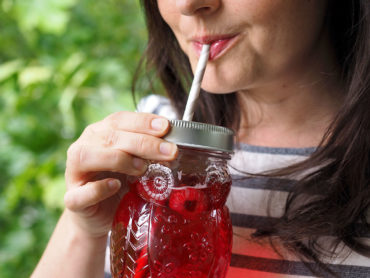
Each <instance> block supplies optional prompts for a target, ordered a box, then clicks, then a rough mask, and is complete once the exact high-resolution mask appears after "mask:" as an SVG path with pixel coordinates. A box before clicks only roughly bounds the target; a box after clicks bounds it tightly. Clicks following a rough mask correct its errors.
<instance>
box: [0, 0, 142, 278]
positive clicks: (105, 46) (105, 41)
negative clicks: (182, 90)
mask: <svg viewBox="0 0 370 278" xmlns="http://www.w3.org/2000/svg"><path fill="white" fill-rule="evenodd" d="M145 39H146V33H145V28H144V24H143V19H142V16H141V13H140V8H139V3H138V1H126V0H105V1H92V0H78V1H77V0H2V1H0V229H1V233H0V277H2V278H13V277H27V276H29V275H30V273H31V272H32V269H33V268H34V267H35V265H36V263H37V261H38V260H39V257H40V256H41V254H42V251H43V250H44V248H45V246H46V243H47V241H48V238H49V237H50V235H51V232H52V230H53V228H54V226H55V224H56V221H57V219H58V217H59V215H60V213H61V211H62V208H63V194H64V192H65V184H64V167H65V159H66V155H65V153H66V150H67V148H68V146H69V145H70V144H71V143H72V142H73V141H74V140H76V138H78V136H79V135H80V134H81V132H82V130H83V129H84V127H85V126H86V125H88V124H89V123H92V122H95V121H98V120H101V119H102V118H104V117H105V116H107V115H108V114H110V113H113V112H115V111H119V110H133V109H134V104H133V101H132V100H131V93H130V87H131V79H132V74H133V72H134V70H135V68H136V65H137V63H138V61H139V59H140V56H141V53H142V52H143V50H144V47H145ZM144 93H145V92H144ZM51 275H52V274H51Z"/></svg>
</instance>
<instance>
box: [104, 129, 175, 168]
mask: <svg viewBox="0 0 370 278" xmlns="http://www.w3.org/2000/svg"><path fill="white" fill-rule="evenodd" d="M103 145H104V146H105V147H109V148H113V149H118V150H121V151H124V152H127V153H130V154H132V155H134V156H137V157H142V158H144V159H153V160H165V161H168V160H172V159H174V158H175V156H176V154H177V146H176V144H173V143H170V142H167V141H165V140H163V139H160V138H157V137H154V136H150V135H146V134H140V133H132V132H126V131H117V130H110V131H108V132H107V133H105V137H104V138H103Z"/></svg>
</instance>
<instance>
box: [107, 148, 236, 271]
mask: <svg viewBox="0 0 370 278" xmlns="http://www.w3.org/2000/svg"><path fill="white" fill-rule="evenodd" d="M179 149H180V153H179V156H178V158H177V159H176V160H175V161H173V162H153V163H152V164H150V165H149V167H148V170H147V172H146V173H145V175H143V176H142V177H128V179H127V183H128V185H129V187H130V191H129V192H128V193H127V194H126V195H125V196H124V197H123V198H122V201H121V203H120V205H119V208H118V210H117V212H116V215H115V219H114V223H113V227H112V233H111V270H112V275H113V277H114V278H133V277H135V278H139V277H141V278H149V277H150V278H182V277H184V278H192V277H194V278H195V277H196V278H203V277H204V278H206V277H212V278H224V277H225V276H226V272H227V269H228V265H229V262H230V257H231V241H232V231H231V222H230V218H229V212H228V209H227V207H226V206H225V202H226V198H227V195H228V194H229V191H230V186H231V178H230V175H229V173H228V169H227V160H228V159H230V154H228V153H226V152H216V151H209V150H207V151H206V150H201V149H192V148H188V147H181V146H179Z"/></svg>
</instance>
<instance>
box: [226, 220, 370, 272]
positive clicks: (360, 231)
mask: <svg viewBox="0 0 370 278" xmlns="http://www.w3.org/2000/svg"><path fill="white" fill-rule="evenodd" d="M230 216H231V222H232V224H233V226H237V227H242V228H248V229H256V230H259V229H262V230H263V229H266V228H267V227H270V226H271V225H274V224H275V223H276V222H277V221H279V218H274V217H267V216H257V215H248V214H240V213H230ZM355 234H356V235H357V236H358V237H365V238H370V231H369V229H368V227H367V226H366V224H362V223H357V224H356V225H355ZM369 277H370V276H369Z"/></svg>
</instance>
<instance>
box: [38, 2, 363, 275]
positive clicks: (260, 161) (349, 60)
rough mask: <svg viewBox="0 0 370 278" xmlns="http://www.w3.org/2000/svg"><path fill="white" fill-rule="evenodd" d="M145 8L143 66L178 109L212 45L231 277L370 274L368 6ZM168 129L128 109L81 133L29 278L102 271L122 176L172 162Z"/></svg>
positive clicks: (211, 103)
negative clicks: (228, 151) (231, 136)
mask: <svg viewBox="0 0 370 278" xmlns="http://www.w3.org/2000/svg"><path fill="white" fill-rule="evenodd" d="M143 4H144V7H145V11H146V18H147V24H148V30H149V45H148V51H147V65H148V67H149V68H151V67H154V68H155V70H156V72H157V74H158V76H159V78H160V80H161V81H162V83H163V85H164V87H165V89H166V92H167V94H168V97H169V99H170V100H171V103H172V105H173V107H174V108H175V110H176V112H177V114H178V115H181V113H182V111H183V109H184V105H185V101H186V88H187V87H188V85H189V81H190V80H191V76H192V75H191V69H193V70H194V68H195V65H196V63H197V60H198V57H199V48H200V46H201V45H202V44H204V43H207V44H211V59H210V61H209V62H208V64H207V69H206V73H205V76H204V80H203V83H202V88H203V90H205V91H207V92H210V94H207V93H205V92H203V94H202V98H201V99H200V100H199V107H198V108H199V109H198V111H197V113H196V120H198V121H206V122H210V123H214V124H219V125H225V126H228V127H232V128H234V129H235V130H236V131H237V141H238V143H239V148H238V149H236V153H235V156H234V158H233V160H232V161H231V168H235V169H236V170H235V171H234V172H233V174H234V179H235V181H234V187H233V189H232V191H231V193H230V198H229V201H228V204H229V207H230V210H231V212H232V217H233V225H234V226H235V227H234V234H235V235H234V247H233V257H232V262H231V268H230V271H229V274H228V277H237V276H238V277H300V276H317V275H319V276H324V277H331V276H338V277H369V276H370V259H369V256H370V247H369V243H368V238H369V223H368V220H367V218H366V217H367V216H368V211H369V200H370V186H369V184H370V132H369V130H370V115H369V113H370V109H369V107H370V89H369V88H370V62H369V61H370V42H369V39H370V5H369V3H368V1H367V0H358V1H355V0H353V1H349V0H340V1H339V0H336V1H334V0H333V1H331V0H327V1H324V0H302V1H296V0H258V1H256V0H175V1H173V0H157V1H155V0H147V1H143ZM144 106H145V105H144ZM157 108H158V109H159V108H160V107H157ZM158 109H157V110H158ZM147 112H148V111H147ZM168 127H169V126H168V121H167V120H166V119H165V118H163V117H161V116H157V115H154V114H144V113H129V112H120V113H116V114H113V115H111V116H109V117H107V118H106V119H104V120H102V121H101V122H98V123H95V124H92V125H90V126H88V127H87V128H86V130H85V131H84V132H83V134H82V135H81V137H80V138H79V139H78V140H77V141H76V142H75V143H74V144H73V145H72V146H71V147H70V148H69V150H68V160H67V169H66V183H67V188H68V190H67V193H66V195H65V204H66V210H65V212H64V213H63V215H62V217H61V219H60V221H59V223H58V225H57V227H56V229H55V231H54V234H53V236H52V238H51V240H50V242H49V244H48V247H47V249H46V251H45V253H44V255H43V257H42V258H41V260H40V262H39V264H38V266H37V268H36V269H35V271H34V274H33V277H49V275H50V273H53V274H52V275H53V277H102V276H103V268H104V257H105V246H106V241H107V234H108V232H109V229H110V226H111V222H112V218H113V212H114V210H115V208H116V207H117V204H118V201H119V199H120V198H119V196H122V194H123V193H124V191H125V190H126V188H125V186H124V184H122V181H123V180H124V179H123V177H124V175H140V174H142V173H143V172H144V171H145V169H146V166H145V160H147V159H153V160H172V159H174V158H175V157H176V154H177V147H176V146H175V145H173V144H171V143H168V142H165V141H164V140H162V139H161V138H160V137H162V136H163V135H164V134H166V132H167V131H168ZM284 167H285V168H284ZM262 172H263V174H262ZM245 173H249V175H248V178H247V179H245V178H240V177H241V176H243V175H244V176H245ZM253 174H255V175H253ZM257 174H259V175H257ZM270 193H275V194H274V196H272V199H271V200H270V202H267V201H266V200H267V199H268V198H267V197H268V195H270ZM269 204H270V205H269ZM268 209H269V210H268Z"/></svg>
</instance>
